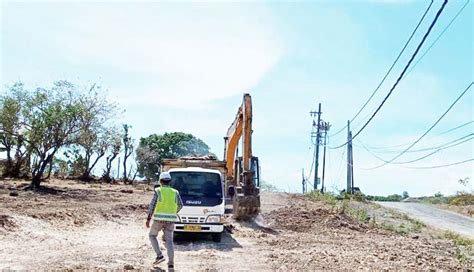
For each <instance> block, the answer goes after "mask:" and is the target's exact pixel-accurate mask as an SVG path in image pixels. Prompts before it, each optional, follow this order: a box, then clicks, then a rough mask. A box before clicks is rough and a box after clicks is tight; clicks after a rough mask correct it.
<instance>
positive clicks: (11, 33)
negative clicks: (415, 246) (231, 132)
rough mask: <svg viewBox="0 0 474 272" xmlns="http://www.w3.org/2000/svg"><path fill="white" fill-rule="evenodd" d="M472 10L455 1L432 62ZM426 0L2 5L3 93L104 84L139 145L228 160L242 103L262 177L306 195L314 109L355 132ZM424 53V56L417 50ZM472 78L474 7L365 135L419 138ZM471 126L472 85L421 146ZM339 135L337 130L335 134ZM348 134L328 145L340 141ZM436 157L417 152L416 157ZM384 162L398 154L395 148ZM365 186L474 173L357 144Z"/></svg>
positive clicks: (446, 183) (431, 188)
mask: <svg viewBox="0 0 474 272" xmlns="http://www.w3.org/2000/svg"><path fill="white" fill-rule="evenodd" d="M434 2H435V3H434V4H433V7H432V9H431V10H430V12H429V13H428V15H427V19H426V20H425V22H424V23H423V24H422V25H421V27H420V31H419V32H417V34H416V35H415V37H414V40H413V43H411V44H410V46H409V47H408V48H407V51H406V54H404V55H403V56H402V58H401V59H400V62H399V65H397V66H396V67H395V68H394V71H393V72H392V74H391V75H390V76H389V77H388V79H387V80H386V82H385V84H384V85H383V86H382V88H381V89H380V91H379V92H378V93H377V95H376V96H375V97H374V99H373V101H372V102H371V103H370V104H369V105H368V107H367V108H366V109H365V110H364V111H363V112H362V114H361V115H360V116H359V118H358V119H356V120H355V122H354V124H353V126H355V129H357V127H360V123H361V122H363V121H364V120H366V119H367V118H364V117H365V116H367V115H368V114H369V113H370V112H372V111H373V110H374V109H375V108H376V106H377V105H378V103H380V101H381V100H382V98H383V96H385V94H386V93H387V92H388V90H389V88H390V87H391V85H392V84H393V83H394V81H395V79H396V77H397V76H398V75H399V73H400V72H401V70H402V68H403V66H402V65H404V64H406V63H407V61H408V59H409V56H410V54H411V53H412V52H413V51H414V49H415V45H416V44H417V43H418V42H419V41H420V40H421V37H422V34H423V33H424V32H425V31H426V29H427V27H428V24H429V22H431V20H432V18H434V15H435V13H436V11H437V9H438V8H439V7H440V5H441V1H434ZM464 3H465V1H462V0H459V1H457V0H452V1H450V2H449V3H448V5H447V7H446V9H445V11H444V12H443V14H442V16H441V18H440V20H439V21H438V24H437V25H436V27H435V28H434V30H433V32H432V34H431V35H430V36H429V38H428V40H427V43H426V45H425V46H424V47H423V48H422V50H421V53H423V52H424V50H426V48H427V47H428V45H429V44H431V42H432V41H433V40H434V39H435V38H436V37H437V35H438V34H439V33H440V32H441V31H442V29H443V28H444V27H445V26H446V25H447V24H448V23H449V21H450V20H451V19H452V18H453V16H454V15H455V14H456V13H457V12H458V10H459V9H460V8H461V7H462V6H463V5H464ZM427 5H428V1H409V0H406V1H390V0H385V1H383V0H380V1H376V0H373V1H299V2H272V1H260V2H248V1H246V2H241V3H239V2H225V3H222V2H221V3H216V2H173V3H172V2H152V1H139V2H136V1H134V2H124V1H119V2H108V1H102V2H92V1H84V2H80V3H79V2H71V1H53V2H37V1H31V2H28V3H26V2H16V1H2V2H1V4H0V8H1V18H0V23H1V28H0V46H1V55H0V56H1V66H0V69H1V72H0V84H1V86H2V87H3V88H2V89H1V90H0V92H3V91H4V90H5V88H4V86H6V85H9V84H12V83H13V82H15V81H17V80H21V81H23V82H25V83H26V84H27V86H28V87H31V88H33V87H37V86H47V85H50V84H51V83H52V82H53V81H54V80H58V79H67V80H70V81H72V82H74V83H76V84H78V85H83V86H86V85H88V84H91V83H93V82H99V83H101V84H102V86H103V87H105V88H106V89H108V93H107V95H108V97H109V98H110V99H112V100H114V101H117V102H118V103H119V104H120V105H121V107H122V108H123V109H125V113H124V114H123V115H122V116H121V119H122V121H123V122H126V123H129V124H131V125H132V126H133V128H132V134H133V136H134V137H135V138H136V139H138V138H139V137H142V136H147V135H149V134H151V133H164V132H167V131H184V132H189V133H193V134H194V135H196V136H198V137H199V138H201V139H203V140H204V141H205V142H206V143H208V144H209V145H210V146H211V148H212V151H213V152H214V153H216V154H218V155H219V156H222V155H221V154H222V153H223V137H224V136H225V133H226V131H227V128H228V127H229V125H230V124H231V122H232V121H233V118H234V116H235V112H236V110H237V107H238V106H239V104H240V103H241V99H242V94H243V93H244V92H249V93H251V94H252V97H253V102H254V138H253V141H254V153H255V155H257V156H259V158H260V160H261V164H262V175H263V178H264V179H265V180H267V181H268V182H270V183H273V184H275V185H276V186H278V187H279V188H281V189H283V190H286V191H293V192H295V191H299V190H300V187H301V168H303V167H304V168H305V169H306V171H308V169H309V167H310V164H311V161H312V153H313V151H312V149H311V142H310V132H311V124H312V118H311V116H310V115H309V111H310V110H314V109H316V107H317V104H318V103H319V102H321V103H322V106H323V115H322V118H323V119H324V120H325V121H329V122H330V123H331V124H332V126H333V127H332V130H333V131H332V132H334V131H336V130H338V129H339V128H340V127H342V126H344V125H345V123H346V120H348V119H350V118H351V117H352V116H353V115H354V114H355V113H356V112H357V110H358V109H359V108H360V106H361V105H362V104H363V103H364V102H365V100H366V99H367V98H368V97H369V95H370V94H371V92H372V91H373V90H374V88H375V87H376V86H377V85H378V83H379V81H380V80H381V78H382V77H383V75H384V74H385V72H386V71H387V69H388V68H389V67H390V65H391V63H392V62H393V60H394V59H395V57H396V56H397V55H398V52H399V51H400V49H401V48H402V47H403V45H404V43H405V41H406V40H407V39H408V37H409V35H410V34H411V32H412V30H413V28H414V27H415V25H416V24H417V22H418V20H419V18H420V17H421V15H422V14H423V12H424V10H425V9H426V7H427ZM420 55H421V54H420ZM472 80H473V4H472V3H469V4H468V6H467V7H466V8H465V10H464V11H463V12H462V13H461V14H460V16H459V17H458V18H457V20H456V21H455V22H454V23H453V25H451V27H450V28H449V30H448V31H447V32H446V33H445V34H444V35H443V37H442V38H441V39H440V40H439V41H438V42H437V43H436V45H435V46H434V47H433V48H432V49H431V51H430V52H429V53H428V54H427V55H426V56H425V57H424V59H423V60H422V61H421V62H420V63H419V64H418V65H417V66H416V68H415V69H414V70H413V71H412V72H411V73H410V74H409V75H408V76H406V78H405V79H404V80H403V81H402V82H401V83H400V84H399V86H398V88H397V89H396V90H395V91H394V93H393V95H392V96H391V97H390V99H389V101H388V102H387V104H386V105H385V106H384V108H382V110H381V112H380V113H379V114H378V115H377V116H376V117H375V119H374V120H373V122H372V123H371V124H370V125H369V126H368V127H367V129H366V130H365V131H364V132H363V133H362V134H361V135H360V136H359V139H360V140H361V141H362V142H363V143H365V144H367V145H370V146H377V147H380V146H392V145H397V144H402V143H406V142H410V141H413V140H414V139H416V138H417V137H418V136H419V135H421V134H422V133H423V132H424V131H425V130H426V129H427V128H428V127H429V126H430V125H431V124H432V123H433V122H434V121H435V120H436V119H437V118H438V117H439V116H440V114H441V113H442V112H443V111H444V110H445V109H446V108H447V107H448V106H449V104H450V103H451V102H452V101H454V99H455V98H456V97H457V96H458V94H459V93H460V92H461V91H462V89H464V88H465V87H466V86H467V84H468V83H469V82H471V81H472ZM472 119H473V95H472V90H471V91H470V92H469V93H468V94H467V95H466V96H465V97H464V98H463V99H462V100H461V101H460V102H459V103H458V104H457V105H456V106H455V107H454V108H453V110H452V111H451V112H450V113H449V114H448V115H447V116H446V117H445V118H444V119H443V121H442V122H441V123H440V124H439V125H438V126H437V127H436V128H435V129H434V130H433V132H432V133H430V134H429V135H428V136H427V137H426V139H424V140H423V141H422V142H420V143H419V144H418V145H417V146H416V147H415V148H422V147H429V146H432V145H436V144H442V143H445V142H447V141H450V140H453V139H456V138H459V137H461V136H464V135H467V134H469V133H471V132H472V129H473V125H472V124H471V125H470V126H466V127H464V128H462V129H459V130H456V131H453V132H452V133H448V134H444V135H442V136H439V135H437V134H439V133H440V132H442V131H444V130H446V129H449V128H452V127H455V126H457V125H460V124H462V123H465V122H468V121H470V120H472ZM330 134H331V133H330ZM345 137H346V136H345V134H344V133H341V134H339V135H337V136H335V137H333V138H330V145H336V144H340V143H343V141H344V139H345ZM473 151H474V150H473V142H472V141H470V142H467V143H465V144H462V145H459V146H457V147H455V148H452V149H448V150H443V151H441V152H439V153H437V154H436V155H433V156H431V157H429V158H427V159H425V160H423V161H420V162H417V163H413V166H430V165H439V164H446V163H451V162H456V161H462V160H466V159H470V158H472V157H473ZM424 154H426V153H414V154H407V156H403V157H401V158H400V160H409V159H412V158H416V157H418V156H421V155H424ZM379 155H380V156H382V157H384V158H386V159H390V158H391V156H392V154H391V153H381V154H379ZM344 156H345V154H343V150H342V149H339V150H330V151H329V152H328V159H327V172H326V177H327V178H326V182H327V187H328V189H330V190H331V189H336V188H338V189H342V188H344V180H345V163H344V161H343V160H341V158H343V157H344ZM354 161H355V163H354V164H355V182H356V185H357V186H359V187H360V188H361V189H362V190H363V191H364V192H366V193H369V194H391V193H401V192H402V191H403V190H407V191H408V192H409V193H410V194H412V195H423V194H434V193H435V192H438V191H441V192H442V193H445V194H448V193H454V192H455V191H457V190H460V189H462V188H461V187H460V186H459V185H458V184H457V180H458V179H459V178H464V177H471V179H472V178H473V175H472V174H473V164H472V163H466V164H462V165H458V166H453V167H449V168H440V169H431V170H413V169H405V168H401V167H399V166H394V165H387V166H385V167H382V168H379V169H377V170H372V171H368V170H363V169H360V168H363V167H370V166H375V165H378V164H379V161H377V160H376V159H374V158H373V157H372V156H371V155H370V154H368V153H367V152H366V151H365V150H364V149H362V148H360V147H359V146H355V147H354Z"/></svg>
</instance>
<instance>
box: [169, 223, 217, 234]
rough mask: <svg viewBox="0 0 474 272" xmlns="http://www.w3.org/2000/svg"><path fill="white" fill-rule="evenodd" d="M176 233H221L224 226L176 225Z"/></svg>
mask: <svg viewBox="0 0 474 272" xmlns="http://www.w3.org/2000/svg"><path fill="white" fill-rule="evenodd" d="M174 231H175V232H196V233H219V232H223V231H224V225H222V224H183V223H176V224H175V225H174Z"/></svg>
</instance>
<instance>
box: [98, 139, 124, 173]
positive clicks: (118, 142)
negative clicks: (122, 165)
mask: <svg viewBox="0 0 474 272" xmlns="http://www.w3.org/2000/svg"><path fill="white" fill-rule="evenodd" d="M107 142H108V147H107V152H108V153H109V155H108V156H107V157H106V158H105V160H106V166H105V170H104V173H103V175H102V180H104V181H106V182H110V181H112V178H111V177H110V170H111V169H112V162H113V161H114V160H115V158H116V157H117V156H118V154H119V153H120V150H121V149H122V135H121V134H120V132H117V130H109V134H108V140H107Z"/></svg>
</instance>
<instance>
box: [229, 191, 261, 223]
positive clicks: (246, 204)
mask: <svg viewBox="0 0 474 272" xmlns="http://www.w3.org/2000/svg"><path fill="white" fill-rule="evenodd" d="M239 191H240V192H239ZM233 206H234V207H233V213H234V218H235V219H237V220H245V219H250V218H252V217H255V216H257V215H258V213H259V212H260V195H247V196H246V195H244V194H243V191H242V189H241V188H238V189H237V194H236V195H235V196H234V198H233Z"/></svg>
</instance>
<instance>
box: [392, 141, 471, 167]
mask: <svg viewBox="0 0 474 272" xmlns="http://www.w3.org/2000/svg"><path fill="white" fill-rule="evenodd" d="M472 139H474V138H473V137H471V138H468V139H466V140H464V141H461V142H459V143H455V144H452V145H448V146H445V147H442V148H438V149H436V150H435V151H433V152H431V153H428V154H426V155H425V156H422V157H419V158H417V159H414V160H409V161H403V162H392V163H393V164H407V163H412V162H417V161H421V160H423V159H426V158H428V157H431V156H432V155H434V154H436V153H438V152H440V151H441V150H445V149H449V148H452V147H455V146H458V145H460V144H463V143H465V142H468V141H470V140H472Z"/></svg>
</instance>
